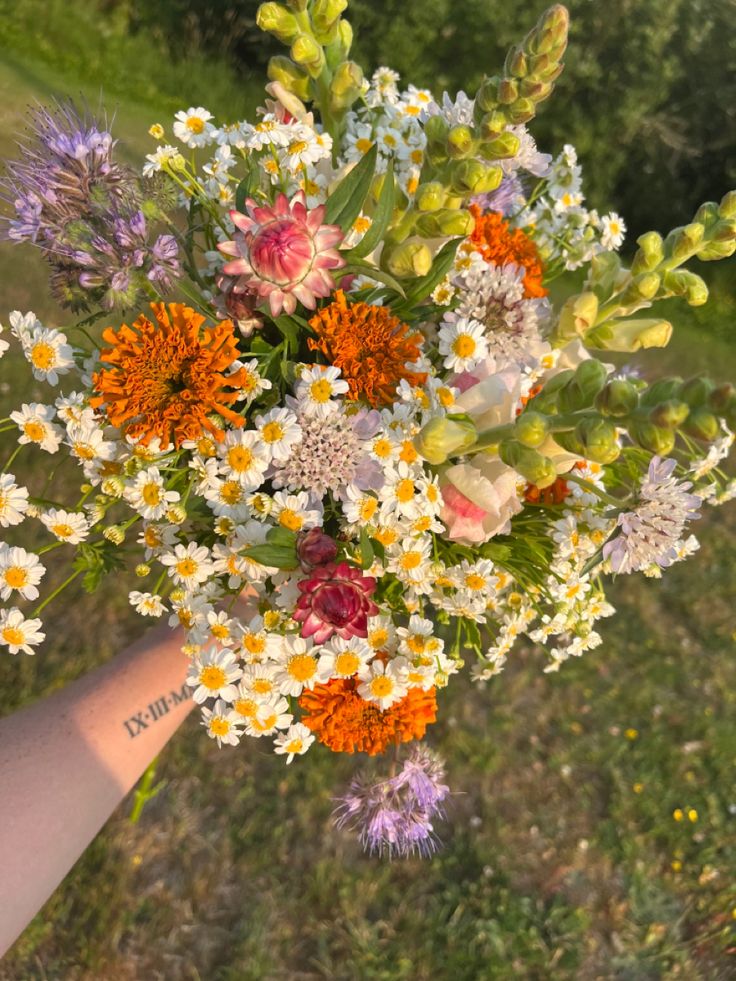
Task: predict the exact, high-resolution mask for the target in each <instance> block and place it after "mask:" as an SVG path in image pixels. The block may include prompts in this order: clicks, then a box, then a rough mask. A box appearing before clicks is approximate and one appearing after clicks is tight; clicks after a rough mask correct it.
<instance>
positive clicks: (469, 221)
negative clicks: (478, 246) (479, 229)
mask: <svg viewBox="0 0 736 981" xmlns="http://www.w3.org/2000/svg"><path fill="white" fill-rule="evenodd" d="M436 217H437V221H438V223H439V227H440V232H441V233H442V235H462V237H463V238H465V236H466V235H470V234H471V233H472V231H473V228H474V227H475V218H473V216H472V215H471V213H470V212H469V211H463V210H462V209H459V210H454V209H450V208H446V209H443V210H442V211H438V212H437V216H436Z"/></svg>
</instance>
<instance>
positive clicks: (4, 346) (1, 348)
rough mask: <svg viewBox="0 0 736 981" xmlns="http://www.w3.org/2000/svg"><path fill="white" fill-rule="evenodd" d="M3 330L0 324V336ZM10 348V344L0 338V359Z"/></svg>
mask: <svg viewBox="0 0 736 981" xmlns="http://www.w3.org/2000/svg"><path fill="white" fill-rule="evenodd" d="M4 330H5V328H4V327H3V325H2V324H0V334H2V332H3V331H4ZM9 347H10V344H9V343H8V342H7V341H6V340H5V338H3V337H0V358H2V356H3V355H4V354H5V352H6V351H7V350H8V348H9Z"/></svg>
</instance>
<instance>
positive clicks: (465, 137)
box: [447, 126, 475, 159]
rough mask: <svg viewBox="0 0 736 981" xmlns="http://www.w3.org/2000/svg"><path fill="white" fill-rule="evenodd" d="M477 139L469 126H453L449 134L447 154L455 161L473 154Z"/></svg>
mask: <svg viewBox="0 0 736 981" xmlns="http://www.w3.org/2000/svg"><path fill="white" fill-rule="evenodd" d="M474 148H475V138H474V136H473V131H472V129H471V128H470V127H469V126H453V127H452V128H451V129H450V132H449V133H448V134H447V152H448V154H449V155H450V157H452V158H453V159H458V158H459V157H467V156H468V155H469V154H471V153H473V151H474Z"/></svg>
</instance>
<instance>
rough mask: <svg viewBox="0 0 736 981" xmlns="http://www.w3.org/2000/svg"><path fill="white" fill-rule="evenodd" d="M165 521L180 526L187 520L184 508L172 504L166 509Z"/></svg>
mask: <svg viewBox="0 0 736 981" xmlns="http://www.w3.org/2000/svg"><path fill="white" fill-rule="evenodd" d="M166 520H167V521H168V522H169V523H170V524H172V525H182V524H184V522H185V521H186V520H187V511H186V508H185V507H183V506H182V505H181V504H172V505H171V507H170V508H167V509H166Z"/></svg>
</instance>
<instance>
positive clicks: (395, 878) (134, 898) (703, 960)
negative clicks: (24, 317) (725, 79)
mask: <svg viewBox="0 0 736 981" xmlns="http://www.w3.org/2000/svg"><path fill="white" fill-rule="evenodd" d="M54 6H55V5H54ZM67 67H68V66H64V65H53V64H49V63H48V61H46V62H45V63H42V62H37V61H31V60H29V58H28V55H27V53H26V54H24V55H23V58H21V59H15V60H11V59H7V58H5V56H3V57H2V59H0V122H1V123H2V125H0V157H2V156H6V155H7V154H9V153H10V152H12V140H11V137H12V134H13V133H14V132H15V131H16V130H17V129H18V127H19V125H20V119H21V112H22V109H23V106H24V105H25V104H26V103H27V102H28V101H29V100H31V99H33V98H35V97H39V98H44V97H47V96H48V95H49V94H50V93H52V92H60V91H63V90H65V89H66V90H67V91H68V90H69V89H71V91H73V92H76V91H77V90H78V89H79V85H78V84H77V83H76V81H75V83H74V84H73V85H70V83H69V82H68V77H69V76H65V75H64V74H63V71H64V70H67ZM60 72H61V74H60ZM82 88H83V90H84V91H86V92H87V94H88V96H89V95H94V96H95V100H96V95H95V86H94V85H93V84H91V83H89V81H88V82H87V83H86V84H85V85H83V86H82ZM116 99H117V95H116ZM119 102H120V105H119V109H118V112H117V118H116V125H115V128H116V132H117V134H118V135H119V136H120V137H121V138H123V139H125V140H128V141H129V142H128V145H129V148H130V152H131V153H133V152H136V153H141V152H145V150H146V146H147V141H148V137H147V136H146V135H145V133H146V129H147V127H148V124H149V123H150V122H152V121H154V119H155V118H157V114H156V113H155V111H154V106H152V105H151V104H150V102H148V101H145V100H144V101H136V100H134V99H132V98H125V97H122V98H120V99H119ZM167 108H170V104H169V103H167ZM158 115H162V112H161V113H159V114H158ZM0 268H2V279H1V282H0V319H2V318H4V317H5V314H6V312H7V311H8V310H12V309H14V308H20V309H21V310H25V309H30V308H32V309H34V310H35V311H36V312H37V313H38V314H39V315H40V316H42V317H44V318H47V317H49V318H50V317H53V316H54V315H55V314H54V310H53V308H52V306H51V305H50V304H49V301H48V299H47V293H46V282H45V271H44V268H43V266H42V265H41V264H40V263H39V262H38V261H37V259H36V257H35V256H34V255H33V254H32V253H31V252H30V251H29V250H28V249H25V248H15V249H13V248H10V247H9V246H7V245H3V246H2V247H0ZM735 270H736V264H735V263H734V262H733V261H732V262H731V264H730V267H728V268H725V269H721V270H720V274H719V276H718V277H717V281H716V286H717V289H716V295H715V298H714V304H713V307H712V310H713V317H714V322H713V324H709V325H708V327H707V328H706V326H705V321H704V319H703V316H702V314H698V315H697V316H695V315H694V314H693V313H691V312H690V311H687V310H684V311H680V312H679V314H678V315H677V316H680V317H681V329H679V330H678V334H677V337H676V341H675V342H674V344H673V346H672V348H671V349H669V350H668V351H667V352H663V353H661V354H660V353H659V352H657V353H651V352H650V353H649V354H648V355H647V358H645V359H643V362H644V368H645V370H646V364H647V362H648V363H649V364H653V363H654V362H655V361H657V363H663V364H666V365H667V366H669V367H674V366H676V365H678V364H679V363H683V362H684V363H685V364H686V365H687V370H688V371H690V370H698V369H700V368H709V369H710V370H711V371H712V372H713V373H714V374H715V375H716V376H717V377H718V378H728V377H729V376H730V377H732V378H733V377H736V347H735V346H734V341H733V330H734V328H736V322H735V321H736V299H735V298H736V288H735V286H734V282H733V281H734V278H736V277H735V275H734V273H735ZM670 313H672V311H671V310H670ZM673 316H674V314H673ZM13 364H14V362H13V361H12V359H6V360H4V361H3V362H2V363H0V385H1V386H2V389H1V390H2V402H3V405H2V408H3V409H5V408H6V406H8V405H14V406H15V405H17V404H18V403H19V402H20V401H21V399H22V398H23V399H28V397H29V396H30V395H31V394H32V391H31V388H29V387H28V386H26V387H20V386H19V385H18V384H17V383H16V382H15V381H14V378H15V375H14V373H13ZM35 393H36V396H37V397H40V396H41V395H42V392H41V387H40V386H37V387H36V390H35ZM3 414H6V412H3ZM6 454H7V450H6V451H5V454H4V455H6ZM23 476H24V477H26V476H27V479H28V480H29V482H32V481H33V473H32V472H31V471H26V472H24V473H23ZM696 530H697V532H698V535H699V537H700V538H701V541H702V549H701V551H700V552H699V554H698V555H697V556H696V557H695V558H694V559H692V560H691V561H690V562H689V563H687V564H684V565H681V566H677V567H676V568H675V569H673V570H672V571H671V572H670V573H669V574H668V575H667V576H666V578H664V579H663V580H662V581H659V582H657V581H644V580H641V579H636V580H625V579H624V580H621V581H619V582H617V583H616V584H615V586H614V588H613V589H612V598H613V601H614V602H615V603H616V605H617V607H618V608H619V615H618V617H616V618H615V619H613V620H610V621H607V622H606V623H605V626H604V630H603V633H604V641H605V642H604V644H603V646H602V647H600V648H599V649H598V650H596V651H595V652H593V653H591V654H589V655H588V656H587V657H585V658H584V659H582V660H580V661H576V662H575V663H569V664H568V665H567V666H566V667H565V668H564V669H563V670H562V671H561V673H560V674H559V675H544V674H542V666H543V663H544V662H543V659H542V658H541V656H540V655H539V654H538V653H535V652H534V651H533V650H530V649H521V650H519V651H518V653H516V654H515V656H514V657H513V658H512V659H511V663H510V665H509V667H508V669H507V670H506V672H505V673H504V674H503V675H501V676H500V677H499V678H498V679H496V680H495V681H494V682H493V683H491V684H489V685H487V686H486V688H485V689H484V690H481V689H479V688H477V687H472V686H471V685H470V684H469V683H467V682H462V681H460V682H459V683H458V684H454V685H453V686H452V687H451V690H450V691H448V692H446V693H444V694H442V696H441V716H440V721H439V722H438V723H437V725H436V726H435V727H434V730H433V731H432V732H431V734H430V736H429V742H430V743H431V745H433V746H435V747H437V748H439V749H441V751H442V753H443V754H444V755H445V757H446V759H447V762H448V772H449V782H450V783H451V785H452V788H453V790H454V791H455V793H454V796H453V798H452V801H451V805H450V809H449V810H450V814H449V818H450V819H449V821H448V822H447V824H446V825H445V826H443V827H442V828H441V829H440V833H441V836H442V838H443V839H444V848H443V850H442V851H441V852H440V854H439V855H438V856H437V857H436V858H434V859H433V860H432V861H429V862H420V861H415V860H412V861H407V862H395V863H393V864H386V863H380V862H378V861H375V860H371V859H368V858H365V857H363V856H362V855H361V854H360V852H359V849H358V848H357V847H356V845H355V844H354V843H353V841H352V840H351V839H350V838H349V837H347V836H344V835H342V834H338V833H336V832H335V831H334V830H333V828H332V826H331V823H330V811H331V806H332V805H331V801H330V798H331V797H332V796H333V795H334V794H336V793H337V792H339V790H340V788H342V787H343V786H344V784H345V782H346V780H347V779H349V776H350V774H351V773H352V772H353V769H354V767H355V764H356V761H355V760H353V759H351V758H344V759H342V758H339V757H336V756H333V755H330V754H328V753H327V752H324V753H322V752H319V751H313V752H311V753H310V754H309V755H308V756H307V757H305V759H304V760H302V761H300V762H298V763H297V764H296V765H294V766H293V767H291V768H290V769H289V771H288V772H287V771H285V770H284V767H283V764H282V762H281V761H280V760H279V759H278V758H276V757H274V756H273V755H272V754H271V753H270V752H266V751H265V750H261V749H259V748H258V747H257V746H255V747H254V743H253V741H250V740H248V741H246V743H247V744H246V743H244V744H243V745H242V746H241V748H240V749H238V750H232V751H218V750H217V749H216V747H215V746H214V744H213V743H212V742H211V741H209V740H207V739H206V738H205V737H204V735H203V734H202V733H201V731H199V729H198V726H197V722H196V720H195V719H194V718H192V719H190V720H189V722H188V723H187V725H186V726H185V727H184V729H183V730H182V731H181V732H180V733H179V734H178V735H177V737H176V738H175V739H174V740H173V742H172V743H171V745H170V746H169V747H168V749H167V751H166V753H165V754H164V756H163V758H162V761H161V765H160V775H161V776H162V777H163V778H164V779H165V781H166V785H165V787H164V789H163V790H162V791H161V792H160V794H159V795H158V796H157V797H156V798H155V799H154V800H153V801H152V802H151V803H149V804H148V805H147V807H146V809H145V811H144V813H143V816H142V819H141V821H140V823H139V824H137V825H135V826H133V825H131V824H130V823H129V821H128V819H127V815H128V813H129V809H130V804H129V802H126V803H125V804H123V805H122V806H121V807H120V808H119V810H118V811H117V812H116V814H115V815H114V816H113V818H112V819H111V820H110V822H109V823H108V825H107V826H106V828H105V830H104V831H103V832H102V833H101V834H100V836H99V837H98V838H97V840H96V841H95V842H94V843H93V844H92V846H91V847H90V848H89V850H88V851H87V853H86V854H85V855H84V857H83V858H82V859H81V861H80V862H79V863H78V865H77V866H76V867H75V868H74V870H73V871H72V872H71V873H70V875H69V876H68V877H67V879H66V880H65V882H64V883H63V884H62V886H61V887H60V888H59V890H58V891H57V893H56V894H55V895H54V897H53V898H52V900H51V901H50V902H49V904H48V905H47V907H46V908H45V909H44V911H43V913H42V914H41V915H39V917H38V918H37V919H36V920H35V921H34V923H33V924H32V925H31V926H30V927H29V929H28V930H27V931H26V933H25V934H24V935H23V937H22V938H21V939H20V940H19V941H18V943H17V944H16V946H15V948H14V949H13V950H12V951H11V953H10V954H9V955H8V956H7V958H6V959H5V960H4V961H3V962H2V964H0V979H2V981H30V979H63V981H67V979H69V981H77V979H79V981H81V979H85V981H87V979H89V981H118V979H120V981H123V979H132V981H148V979H164V981H179V979H181V981H184V979H202V981H317V979H330V981H445V979H447V981H476V979H500V981H504V979H510V978H520V979H530V981H535V979H539V981H542V979H555V981H557V979H560V981H564V979H581V981H592V979H617V981H649V979H652V981H657V979H671V978H672V979H674V978H678V979H683V981H695V979H702V981H720V979H723V981H726V979H728V978H733V977H735V976H736V938H735V937H734V933H733V931H734V928H735V927H736V883H735V877H734V871H735V870H736V861H735V858H736V789H735V788H734V757H735V756H736V735H735V730H734V718H736V658H735V657H734V653H735V650H734V649H735V646H736V616H735V615H734V581H735V577H736V506H733V507H732V509H731V510H730V511H729V510H728V509H725V510H723V511H720V512H715V513H713V512H709V513H708V514H707V515H706V517H705V518H704V519H703V520H701V521H700V522H699V527H698V528H697V529H696ZM52 574H53V575H58V574H59V573H58V570H55V571H54V572H53V573H52ZM126 592H127V590H121V587H120V584H119V582H112V581H108V582H106V583H105V584H104V585H103V587H102V589H101V590H100V592H98V593H97V594H95V595H93V596H86V595H82V594H79V595H76V596H75V600H74V602H73V603H67V604H65V605H63V606H60V607H53V606H52V607H50V608H49V614H48V617H47V633H48V637H49V639H48V641H47V643H46V645H45V647H44V648H43V649H42V650H41V652H40V653H39V654H38V655H37V656H36V657H35V658H32V659H31V658H24V657H18V658H12V659H11V658H10V657H7V656H6V657H4V658H2V659H0V713H2V714H5V713H7V712H10V711H12V710H13V709H14V708H16V707H17V706H19V705H22V704H24V703H25V702H28V701H30V700H32V699H34V698H36V697H38V696H40V695H42V694H44V693H47V692H49V691H51V690H53V689H54V688H56V687H58V686H59V685H62V684H64V683H65V682H66V681H68V680H69V679H71V678H74V677H77V676H78V675H80V674H82V673H84V672H85V671H86V670H88V669H89V668H90V667H91V666H93V665H95V664H98V663H100V662H101V661H103V660H105V659H106V658H109V657H111V656H112V655H113V654H114V653H115V651H116V650H118V649H119V648H120V647H121V646H122V645H123V644H125V643H126V642H127V641H128V640H129V639H131V638H132V637H134V636H135V635H136V634H137V633H138V632H139V631H140V621H139V620H138V619H137V618H134V617H133V615H132V614H131V613H130V612H129V610H128V608H127V604H126V598H125V597H126ZM677 808H680V809H682V810H683V811H685V812H686V816H685V817H684V819H683V820H681V821H677V820H675V819H674V817H673V812H674V811H675V809H677ZM687 812H691V813H690V817H688V816H687ZM690 818H692V820H691V819H690Z"/></svg>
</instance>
